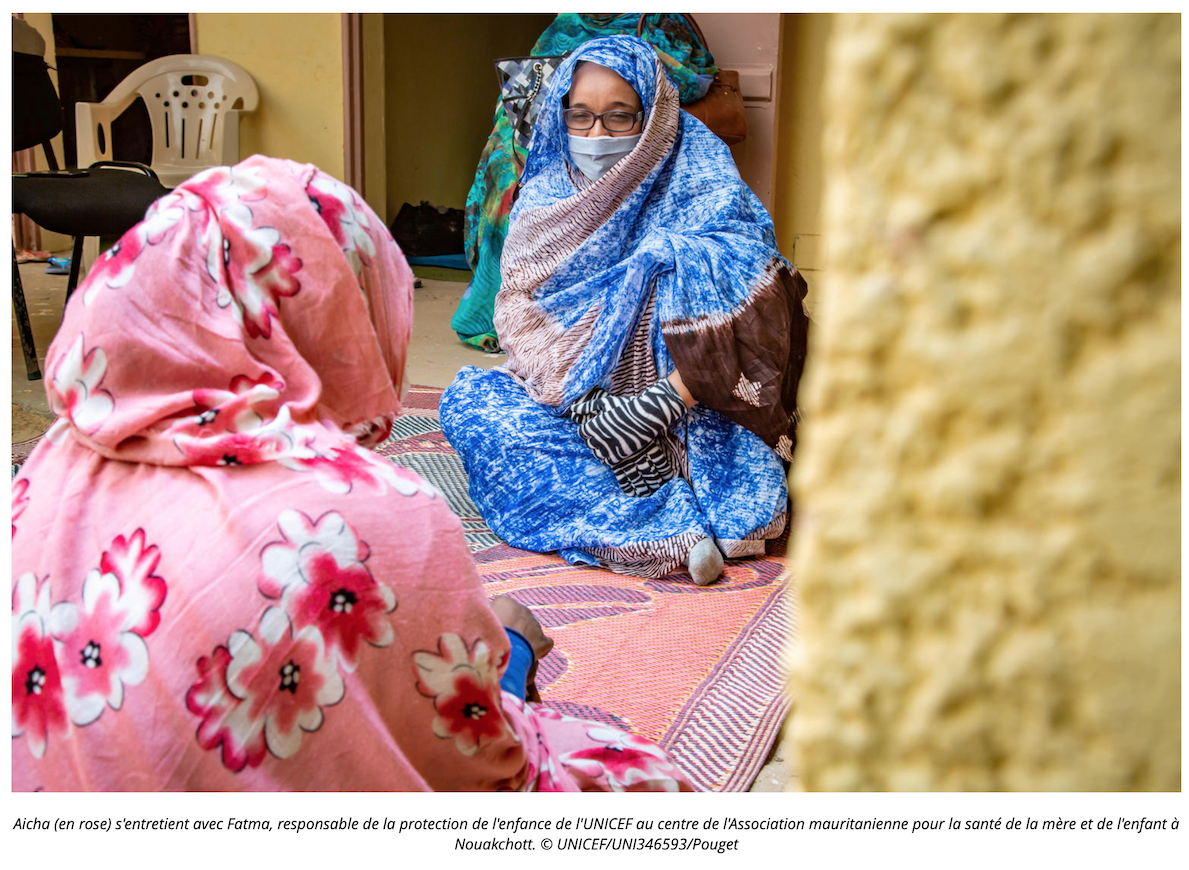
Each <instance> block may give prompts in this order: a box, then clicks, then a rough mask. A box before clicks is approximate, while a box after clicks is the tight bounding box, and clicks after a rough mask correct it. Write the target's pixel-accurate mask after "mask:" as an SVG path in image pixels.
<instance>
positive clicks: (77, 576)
mask: <svg viewBox="0 0 1189 870" xmlns="http://www.w3.org/2000/svg"><path fill="white" fill-rule="evenodd" d="M412 285H413V280H412V275H411V273H410V271H409V268H408V266H407V264H406V263H405V261H404V258H403V256H402V255H401V253H400V251H399V250H398V248H397V246H396V244H395V243H394V242H393V241H392V238H391V236H390V235H389V234H388V231H387V230H386V229H385V228H384V226H383V224H382V223H381V222H380V220H379V219H378V218H377V217H376V215H375V214H374V213H373V212H372V211H371V209H369V208H368V207H367V205H366V204H365V203H364V202H363V201H362V199H360V197H359V196H358V194H357V193H355V191H353V190H351V189H350V188H349V187H347V186H345V185H343V184H342V183H340V182H338V181H336V180H334V179H333V178H331V177H330V176H328V175H326V174H325V173H323V172H320V171H319V170H317V169H316V168H314V167H312V166H300V165H297V164H294V163H290V162H288V161H283V160H272V159H267V158H263V157H254V158H251V159H249V160H247V161H245V162H243V163H241V164H240V165H238V166H235V167H223V168H218V169H212V170H209V171H207V172H204V173H202V174H200V175H198V176H196V177H194V178H193V179H191V180H190V181H188V182H186V183H184V184H183V185H181V186H180V187H179V188H177V189H176V190H175V191H173V192H172V193H171V194H169V195H168V196H166V197H164V198H163V199H161V200H160V201H159V202H158V203H157V204H156V205H155V206H154V207H153V208H151V209H150V210H149V213H148V214H147V216H146V219H145V221H144V222H142V223H141V224H139V225H137V226H136V227H135V228H133V229H132V230H130V231H129V232H128V233H126V234H125V235H124V236H123V238H121V240H120V242H119V244H118V245H117V246H116V247H114V248H113V249H112V250H111V251H110V252H109V253H108V254H107V255H105V256H104V258H102V259H101V260H100V261H99V262H98V263H97V264H96V266H95V268H93V269H92V271H91V273H90V275H89V276H88V278H87V280H86V281H85V282H84V283H83V284H82V285H81V286H80V287H79V288H78V290H77V292H76V293H75V295H74V298H72V299H71V300H70V302H69V304H68V305H67V310H66V315H65V319H64V322H63V325H62V329H61V331H60V333H59V335H58V337H57V339H55V341H54V344H53V346H52V347H51V349H50V353H49V356H48V359H47V371H48V373H49V377H50V380H49V382H48V384H47V390H48V391H49V394H50V398H51V401H52V403H53V406H54V408H55V409H56V410H57V412H58V414H59V416H60V419H59V421H58V422H57V423H56V424H55V426H54V427H53V428H52V429H51V431H50V433H49V434H48V435H47V437H46V438H45V439H44V440H43V441H42V443H41V444H39V445H38V447H37V449H36V450H35V451H34V452H33V454H32V455H31V456H30V458H29V461H28V462H27V463H26V464H25V465H24V467H23V468H22V469H21V472H20V474H18V475H17V477H16V479H15V480H14V482H13V495H12V498H13V512H12V513H13V522H12V536H13V564H12V569H13V570H12V575H13V584H12V591H13V595H12V603H13V607H12V628H13V632H12V634H13V656H12V658H13V683H12V685H13V692H12V696H13V697H12V723H13V738H14V739H13V749H12V755H13V763H12V770H13V780H12V785H13V788H14V790H18V791H25V790H35V789H45V790H50V791H55V790H83V789H87V790H103V791H107V790H134V791H155V790H163V789H186V790H216V791H226V790H241V789H245V790H246V789H253V790H278V789H287V790H296V789H301V790H306V789H309V790H377V789H380V790H390V791H399V790H421V789H431V788H432V789H453V790H460V789H496V788H509V789H578V788H591V789H612V788H640V789H678V788H689V785H688V782H687V781H686V780H685V779H684V777H682V775H681V774H680V773H679V772H678V771H677V769H676V768H675V767H674V765H673V764H672V762H671V761H670V760H669V758H668V757H667V756H666V755H665V754H664V752H662V751H661V750H660V749H659V748H658V747H656V746H655V745H654V744H652V743H650V742H648V741H646V740H643V739H641V738H637V737H635V736H633V735H630V734H626V733H624V732H621V731H617V730H613V729H608V728H606V727H605V726H600V725H596V724H594V723H589V722H582V721H580V720H575V719H564V720H563V718H562V717H560V716H558V715H556V714H550V713H549V711H548V710H544V709H538V708H536V707H535V706H534V705H531V704H525V703H524V702H522V701H520V700H518V699H516V698H514V697H513V696H512V695H506V694H501V691H500V685H499V680H500V677H501V674H502V673H503V671H504V670H505V668H506V665H507V662H508V654H509V653H508V651H509V642H508V637H507V635H506V634H505V632H504V630H503V628H502V626H501V625H500V624H499V621H498V620H497V619H496V617H495V615H494V614H493V613H492V611H491V608H490V607H489V606H488V604H487V597H486V595H485V594H484V591H483V588H482V586H481V584H480V581H479V578H478V575H477V573H476V571H475V567H474V563H473V561H472V559H471V557H470V553H469V551H468V549H467V547H466V544H465V541H464V539H463V537H462V529H461V523H460V521H459V520H458V518H457V517H455V516H454V515H453V514H452V513H450V510H449V508H448V507H447V506H446V504H445V501H444V500H443V499H442V498H441V497H440V496H439V495H438V494H437V493H436V491H435V490H434V489H433V487H432V486H430V485H429V484H427V483H426V482H425V481H424V480H422V479H420V478H419V477H417V475H415V474H414V473H413V472H411V471H409V470H408V469H404V468H400V467H399V466H395V465H393V464H391V463H390V462H389V461H388V460H386V459H384V458H383V457H380V456H377V455H376V454H374V453H372V452H370V451H368V450H365V449H363V447H362V446H361V444H362V443H368V442H371V441H374V440H376V439H377V438H380V437H383V435H384V434H386V433H387V432H388V428H389V425H390V421H391V417H392V415H394V414H395V413H396V412H397V411H398V410H399V408H400V400H399V396H398V394H397V387H396V385H397V384H399V383H400V382H401V377H402V374H403V370H404V364H405V356H406V352H407V346H408V340H409V335H410V330H411V326H412ZM623 759H626V760H627V763H626V764H624V763H622V760H623ZM613 761H614V764H613V763H612V762H613Z"/></svg>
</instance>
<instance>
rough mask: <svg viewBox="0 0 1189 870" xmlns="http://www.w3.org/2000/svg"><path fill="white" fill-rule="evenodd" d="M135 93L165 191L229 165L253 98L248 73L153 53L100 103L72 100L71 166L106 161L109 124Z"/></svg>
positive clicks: (201, 59) (198, 58)
mask: <svg viewBox="0 0 1189 870" xmlns="http://www.w3.org/2000/svg"><path fill="white" fill-rule="evenodd" d="M137 97H140V98H141V99H143V100H144V102H145V106H146V107H147V108H148V110H149V120H150V122H151V123H152V128H153V160H152V164H151V165H152V168H153V171H154V172H156V173H157V176H158V178H160V179H161V183H162V184H163V185H165V186H166V187H169V188H173V187H177V186H178V185H179V184H181V183H182V182H183V181H185V180H186V179H188V178H190V177H191V176H193V175H196V174H197V173H199V172H201V171H202V170H204V169H207V168H209V167H211V166H223V165H226V164H231V163H237V162H238V161H239V115H240V112H241V111H244V112H251V111H253V110H255V108H256V106H257V104H258V103H259V102H260V95H259V93H258V92H257V90H256V82H255V81H254V80H253V79H252V76H251V75H249V74H248V72H247V71H246V70H244V69H243V67H241V66H239V65H238V64H234V63H232V62H231V61H229V60H224V59H223V58H220V57H209V56H206V55H201V54H172V55H169V56H168V57H160V58H157V59H156V60H152V61H149V62H148V63H146V64H145V65H144V66H142V67H140V68H139V69H137V70H135V71H133V72H132V73H131V74H129V75H128V77H127V78H125V79H124V81H122V82H120V84H119V85H117V86H116V89H115V90H114V91H112V92H111V93H110V94H109V95H108V97H107V99H105V100H104V101H103V102H102V103H77V104H76V105H75V110H74V111H75V121H76V122H77V123H76V141H77V143H78V165H79V166H83V167H85V166H89V165H91V164H92V163H94V162H95V161H96V160H111V159H112V156H111V155H112V135H111V124H112V121H114V120H115V119H116V118H118V117H119V116H120V115H121V114H123V112H124V111H125V110H126V109H127V108H128V107H129V106H131V105H132V104H133V103H134V102H135V101H136V99H137Z"/></svg>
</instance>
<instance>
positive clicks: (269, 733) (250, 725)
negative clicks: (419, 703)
mask: <svg viewBox="0 0 1189 870" xmlns="http://www.w3.org/2000/svg"><path fill="white" fill-rule="evenodd" d="M258 633H259V638H260V639H259V640H257V639H256V638H255V637H253V636H252V635H251V634H250V633H248V632H246V631H237V632H235V633H234V634H232V635H231V637H230V639H229V640H228V641H227V646H226V647H225V648H224V647H218V648H217V649H216V650H215V652H214V654H213V655H212V656H211V657H210V658H207V657H203V658H202V659H200V660H199V662H198V671H199V680H198V682H196V683H195V684H194V685H193V686H191V688H190V691H189V692H188V693H187V694H186V705H187V707H188V708H189V710H190V711H191V712H192V713H194V714H195V715H198V716H200V717H202V721H201V723H200V724H199V726H198V742H199V745H200V746H202V748H203V749H207V750H212V749H214V748H215V747H217V746H219V745H220V744H222V745H223V763H224V765H226V766H227V767H228V768H229V769H231V770H235V771H238V770H242V769H243V768H244V766H246V765H251V766H253V767H255V766H257V765H259V764H260V762H261V761H263V759H264V755H265V750H266V749H267V751H268V752H271V753H272V754H273V755H274V756H276V757H277V758H282V759H284V758H289V757H291V756H292V755H293V754H294V753H295V752H297V750H298V749H299V748H301V740H302V734H303V732H311V731H317V730H318V729H319V728H321V727H322V722H323V718H324V714H323V712H322V708H323V707H329V706H333V705H334V704H337V703H338V702H339V701H341V700H342V698H343V693H344V691H345V686H344V684H343V680H342V678H341V677H340V676H339V674H338V669H337V668H336V667H335V664H334V661H333V660H332V659H331V658H330V657H329V656H327V655H326V652H325V648H324V646H323V643H322V635H321V634H320V633H319V631H318V629H316V628H315V627H314V626H312V625H311V626H306V627H305V628H303V629H301V630H300V631H295V629H294V626H293V624H292V623H291V622H290V620H289V617H288V616H287V615H286V614H285V612H284V611H283V610H281V608H279V607H270V608H269V609H268V610H266V611H265V612H264V615H263V616H262V617H261V619H260V631H259V632H258Z"/></svg>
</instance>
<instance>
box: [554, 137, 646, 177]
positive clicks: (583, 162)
mask: <svg viewBox="0 0 1189 870" xmlns="http://www.w3.org/2000/svg"><path fill="white" fill-rule="evenodd" d="M568 135H569V137H570V159H571V160H573V161H574V165H575V166H576V167H578V171H579V172H581V173H582V174H583V175H585V176H586V177H587V178H589V179H590V180H591V181H598V180H599V179H600V178H602V177H603V176H604V175H605V174H606V173H607V170H609V169H610V168H611V167H612V166H614V165H615V164H616V163H618V162H619V161H620V160H622V159H623V158H624V157H626V156H627V155H628V153H629V152H630V151H631V150H632V149H633V148H635V147H636V143H637V142H639V141H640V137H641V136H642V135H644V134H643V133H637V134H636V135H635V136H575V135H574V134H573V133H570V134H568Z"/></svg>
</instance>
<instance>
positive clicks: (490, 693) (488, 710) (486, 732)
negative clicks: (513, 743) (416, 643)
mask: <svg viewBox="0 0 1189 870" xmlns="http://www.w3.org/2000/svg"><path fill="white" fill-rule="evenodd" d="M413 663H414V664H415V665H416V666H417V672H418V675H419V677H418V680H417V691H419V692H420V693H421V694H423V695H425V696H426V697H430V698H433V706H434V710H435V711H436V712H437V716H436V717H434V721H433V732H434V734H436V735H437V736H438V737H441V738H442V739H450V738H453V739H454V745H455V747H456V748H457V749H458V751H459V752H461V753H462V754H463V755H474V754H475V752H476V751H477V750H478V749H479V747H480V746H481V745H482V744H483V742H484V741H486V740H492V739H498V738H500V737H504V736H509V737H512V738H515V734H514V733H513V732H512V731H511V729H509V728H508V725H507V720H506V719H505V718H504V716H503V714H502V712H501V710H500V703H501V692H500V668H501V667H502V666H503V664H504V662H502V661H501V662H494V661H492V655H491V651H490V650H489V649H488V648H487V644H486V643H484V642H483V641H482V640H476V641H475V644H474V646H473V647H468V646H467V644H466V641H464V640H463V639H462V638H460V637H459V636H458V635H456V634H444V635H442V636H441V637H440V638H439V639H438V652H437V653H432V652H428V651H424V650H423V651H421V652H417V653H414V654H413Z"/></svg>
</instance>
